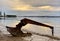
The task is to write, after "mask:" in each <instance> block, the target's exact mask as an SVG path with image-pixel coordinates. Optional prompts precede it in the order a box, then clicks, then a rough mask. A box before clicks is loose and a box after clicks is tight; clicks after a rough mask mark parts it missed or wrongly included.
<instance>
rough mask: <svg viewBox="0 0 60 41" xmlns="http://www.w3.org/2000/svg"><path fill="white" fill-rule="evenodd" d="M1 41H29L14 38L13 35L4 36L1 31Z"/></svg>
mask: <svg viewBox="0 0 60 41" xmlns="http://www.w3.org/2000/svg"><path fill="white" fill-rule="evenodd" d="M0 41H27V40H25V39H23V38H22V37H13V36H11V35H7V34H3V33H2V32H1V31H0Z"/></svg>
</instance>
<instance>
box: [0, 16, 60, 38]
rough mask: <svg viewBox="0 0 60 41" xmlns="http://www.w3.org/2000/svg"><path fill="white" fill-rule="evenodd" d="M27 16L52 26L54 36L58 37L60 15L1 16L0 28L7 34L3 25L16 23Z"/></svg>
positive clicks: (59, 35) (59, 33) (59, 32)
mask: <svg viewBox="0 0 60 41" xmlns="http://www.w3.org/2000/svg"><path fill="white" fill-rule="evenodd" d="M23 18H28V19H31V20H34V21H37V22H41V23H44V24H47V25H51V26H53V27H54V36H57V37H60V17H58V18H57V17H11V18H8V17H5V18H4V17H3V18H1V19H0V30H1V31H2V32H3V33H4V34H9V32H7V29H6V27H5V26H8V25H12V26H13V24H15V25H16V24H18V23H19V22H20V20H21V19H23Z"/></svg>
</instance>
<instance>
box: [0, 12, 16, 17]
mask: <svg viewBox="0 0 60 41" xmlns="http://www.w3.org/2000/svg"><path fill="white" fill-rule="evenodd" d="M3 14H4V15H2V12H0V17H17V16H16V15H6V14H5V12H4V13H3Z"/></svg>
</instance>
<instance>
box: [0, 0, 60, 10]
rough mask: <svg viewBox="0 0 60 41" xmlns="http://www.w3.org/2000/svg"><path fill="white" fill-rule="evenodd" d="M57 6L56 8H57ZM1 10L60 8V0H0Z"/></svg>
mask: <svg viewBox="0 0 60 41" xmlns="http://www.w3.org/2000/svg"><path fill="white" fill-rule="evenodd" d="M57 7H58V8H57ZM0 9H2V10H21V11H32V10H33V11H34V10H50V11H53V10H56V11H59V10H60V0H0Z"/></svg>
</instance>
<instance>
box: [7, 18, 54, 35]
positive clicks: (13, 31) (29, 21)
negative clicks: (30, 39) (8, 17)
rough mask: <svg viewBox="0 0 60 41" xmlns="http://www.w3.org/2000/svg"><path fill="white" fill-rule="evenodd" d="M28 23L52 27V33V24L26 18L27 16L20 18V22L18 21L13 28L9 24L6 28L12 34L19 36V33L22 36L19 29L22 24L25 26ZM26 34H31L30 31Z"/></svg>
mask: <svg viewBox="0 0 60 41" xmlns="http://www.w3.org/2000/svg"><path fill="white" fill-rule="evenodd" d="M28 23H30V24H35V25H39V26H44V27H49V28H50V29H52V35H54V31H53V30H54V29H53V26H49V25H46V24H43V23H39V22H36V21H33V20H31V19H27V18H24V19H22V20H21V22H20V23H18V24H17V25H16V27H15V28H12V27H9V26H6V28H7V30H8V31H9V32H10V33H11V34H12V35H13V36H19V35H20V36H22V35H23V34H24V33H23V32H22V31H21V28H22V26H25V25H26V24H28ZM26 35H31V33H27V34H26Z"/></svg>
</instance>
